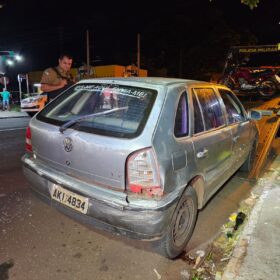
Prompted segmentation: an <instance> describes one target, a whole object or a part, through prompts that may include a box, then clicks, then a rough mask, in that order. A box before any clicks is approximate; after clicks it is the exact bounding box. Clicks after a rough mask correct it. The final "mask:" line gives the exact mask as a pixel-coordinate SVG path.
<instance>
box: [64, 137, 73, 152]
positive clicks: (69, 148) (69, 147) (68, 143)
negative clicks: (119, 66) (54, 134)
mask: <svg viewBox="0 0 280 280" xmlns="http://www.w3.org/2000/svg"><path fill="white" fill-rule="evenodd" d="M63 145H64V150H65V151H66V152H71V151H72V149H73V145H72V140H71V138H69V137H66V138H65V139H64V140H63Z"/></svg>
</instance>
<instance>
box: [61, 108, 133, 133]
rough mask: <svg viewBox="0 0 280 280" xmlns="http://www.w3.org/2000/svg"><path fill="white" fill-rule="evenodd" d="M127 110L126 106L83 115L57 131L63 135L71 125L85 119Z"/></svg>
mask: <svg viewBox="0 0 280 280" xmlns="http://www.w3.org/2000/svg"><path fill="white" fill-rule="evenodd" d="M126 109H128V106H126V107H120V108H115V109H111V110H107V111H104V112H99V113H93V114H88V115H84V116H80V117H78V118H76V119H74V120H71V121H68V122H66V123H64V124H63V125H62V126H60V128H59V131H60V132H61V133H63V132H64V131H65V130H66V129H67V128H68V127H70V126H72V125H73V124H76V123H78V122H81V121H83V120H86V119H90V118H94V117H98V116H102V115H107V114H110V113H113V112H117V111H122V110H126Z"/></svg>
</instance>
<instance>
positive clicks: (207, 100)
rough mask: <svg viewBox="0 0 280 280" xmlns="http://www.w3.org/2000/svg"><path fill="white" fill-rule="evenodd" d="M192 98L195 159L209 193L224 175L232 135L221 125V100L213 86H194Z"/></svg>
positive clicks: (222, 181) (225, 173)
mask: <svg viewBox="0 0 280 280" xmlns="http://www.w3.org/2000/svg"><path fill="white" fill-rule="evenodd" d="M192 100H193V112H194V116H193V117H194V123H193V124H194V130H193V137H192V139H193V145H194V150H195V160H196V165H197V169H198V170H199V172H200V174H201V175H203V177H204V180H205V186H206V190H205V191H206V193H205V194H206V196H208V197H209V196H211V195H212V194H213V193H214V192H215V191H216V190H217V189H218V188H219V187H220V186H221V185H222V184H223V183H224V182H225V181H226V180H227V179H228V168H230V165H231V163H230V160H231V154H232V135H231V131H230V129H229V128H228V127H227V126H226V125H225V124H226V122H225V116H224V113H223V110H222V107H221V103H220V100H219V98H218V96H217V95H216V93H215V91H214V89H213V88H210V87H209V88H194V89H193V91H192Z"/></svg>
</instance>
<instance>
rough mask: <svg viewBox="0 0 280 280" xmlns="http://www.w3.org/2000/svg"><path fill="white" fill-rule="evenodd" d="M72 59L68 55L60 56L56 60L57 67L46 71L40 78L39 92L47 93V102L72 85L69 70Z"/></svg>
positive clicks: (72, 79)
mask: <svg viewBox="0 0 280 280" xmlns="http://www.w3.org/2000/svg"><path fill="white" fill-rule="evenodd" d="M72 63H73V58H72V56H70V55H69V54H62V55H60V57H59V59H58V66H56V67H51V68H48V69H46V70H45V71H44V72H43V75H42V78H41V90H42V91H43V92H44V93H47V96H48V102H49V101H51V100H52V99H54V98H55V97H57V96H58V95H59V94H60V93H61V92H63V91H64V90H66V89H67V88H68V87H69V86H71V85H73V84H74V82H75V81H74V78H73V77H72V75H71V73H70V70H71V67H72Z"/></svg>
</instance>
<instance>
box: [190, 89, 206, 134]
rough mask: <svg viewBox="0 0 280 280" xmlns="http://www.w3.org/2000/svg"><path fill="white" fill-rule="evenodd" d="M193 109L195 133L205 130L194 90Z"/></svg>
mask: <svg viewBox="0 0 280 280" xmlns="http://www.w3.org/2000/svg"><path fill="white" fill-rule="evenodd" d="M192 100H193V110H194V133H199V132H202V131H204V124H203V118H202V114H201V110H200V107H199V104H198V101H197V98H196V95H195V94H194V92H192Z"/></svg>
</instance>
